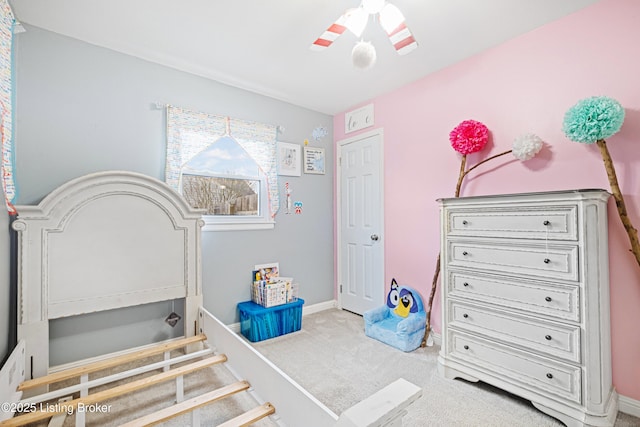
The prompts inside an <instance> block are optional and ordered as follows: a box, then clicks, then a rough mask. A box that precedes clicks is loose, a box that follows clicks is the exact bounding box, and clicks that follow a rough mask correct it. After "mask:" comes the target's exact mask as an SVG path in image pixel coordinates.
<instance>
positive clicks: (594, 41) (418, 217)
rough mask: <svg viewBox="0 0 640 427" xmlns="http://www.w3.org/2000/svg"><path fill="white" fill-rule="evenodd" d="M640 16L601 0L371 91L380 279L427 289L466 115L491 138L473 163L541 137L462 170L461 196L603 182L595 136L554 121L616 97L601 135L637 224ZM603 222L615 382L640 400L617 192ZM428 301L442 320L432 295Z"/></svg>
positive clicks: (636, 304) (638, 346)
mask: <svg viewBox="0 0 640 427" xmlns="http://www.w3.org/2000/svg"><path fill="white" fill-rule="evenodd" d="M639 19H640V2H639V1H637V0H603V1H601V2H599V3H597V4H595V5H593V6H591V7H589V8H587V9H584V10H582V11H580V12H578V13H575V14H573V15H570V16H569V17H566V18H564V19H562V20H559V21H556V22H554V23H551V24H549V25H546V26H544V27H542V28H539V29H537V30H535V31H532V32H529V33H527V34H525V35H523V36H521V37H519V38H517V39H514V40H512V41H509V42H508V43H505V44H502V45H500V46H498V47H496V48H494V49H491V50H489V51H486V52H485V53H483V54H480V55H477V56H475V57H473V58H471V59H468V60H466V61H463V62H461V63H459V64H457V65H455V66H452V67H449V68H447V69H445V70H442V71H440V72H438V73H435V74H432V75H429V76H427V77H425V78H423V79H421V80H419V81H417V82H415V83H413V84H410V85H408V86H405V87H403V88H401V89H399V90H397V91H395V92H392V93H389V94H387V95H384V96H381V97H378V98H376V99H374V100H372V101H371V102H373V103H374V107H375V124H376V127H381V128H383V129H384V144H385V148H384V150H385V153H384V161H385V166H384V172H385V242H386V243H385V258H386V259H385V279H386V283H387V286H388V283H389V282H390V280H391V278H392V277H395V278H396V279H397V280H398V281H399V282H400V283H403V284H407V285H410V286H413V287H415V288H417V289H418V290H420V291H421V293H422V295H423V298H425V301H426V298H428V295H429V290H430V287H431V277H432V275H433V272H434V267H435V260H436V256H437V254H438V250H439V247H438V245H439V238H440V236H439V217H438V204H437V202H436V199H437V198H440V197H452V196H453V194H454V189H455V184H456V181H457V176H458V170H459V167H460V155H459V154H457V153H456V152H455V151H454V150H453V149H452V148H451V146H450V145H449V140H448V134H449V131H450V130H451V129H453V128H454V127H455V126H456V125H457V124H458V123H460V122H461V121H462V120H465V119H475V120H479V121H481V122H483V123H484V124H486V125H487V127H488V128H489V129H490V131H491V139H490V143H489V145H488V146H487V147H486V148H485V149H484V150H483V151H482V152H480V153H477V154H472V155H470V156H469V157H468V164H469V165H473V164H475V163H476V162H477V161H479V160H482V159H483V158H485V157H489V156H491V155H493V154H497V153H499V152H502V151H505V150H509V149H510V148H511V143H512V141H513V139H514V138H515V137H517V136H519V135H521V134H523V133H526V132H533V133H535V134H537V135H538V136H540V137H541V138H542V139H543V140H544V141H545V143H546V144H545V148H544V149H543V151H542V152H541V153H540V154H539V155H538V157H536V158H535V159H532V160H530V161H528V162H524V163H521V162H520V161H518V160H515V159H514V158H513V157H511V156H504V157H501V158H499V159H496V160H492V161H491V162H489V163H487V164H486V165H483V166H480V167H479V168H478V169H477V170H476V171H477V172H478V173H473V172H472V173H471V174H470V175H469V176H468V177H467V179H466V180H465V184H464V186H463V188H462V192H461V195H462V196H465V195H466V196H471V195H483V194H500V193H520V192H530V191H549V190H564V189H575V188H604V189H609V181H608V180H607V176H606V172H605V170H604V167H603V164H602V160H601V157H600V154H599V151H598V149H597V147H596V146H595V144H593V145H583V144H578V143H574V142H571V141H569V140H568V139H567V138H566V137H565V135H564V133H563V132H562V120H563V118H564V113H565V112H566V110H567V109H568V108H569V107H571V106H572V105H573V104H575V103H576V102H577V101H578V100H580V99H582V98H586V97H589V96H596V95H598V96H599V95H606V96H609V97H612V98H614V99H616V100H618V101H619V102H620V103H621V104H622V105H623V106H624V107H625V110H626V119H625V123H624V125H623V127H622V129H621V131H620V132H619V133H618V134H616V135H614V136H613V137H611V138H610V139H609V140H608V144H607V145H608V147H609V150H610V152H611V155H612V156H613V158H614V162H615V167H616V171H617V174H618V180H619V183H620V186H621V188H622V191H623V193H624V196H625V201H626V204H627V209H628V211H629V215H630V218H631V221H632V222H633V223H634V225H635V226H636V227H637V228H640V174H639V173H638V172H639V171H640V55H639V54H640V49H638V47H637V46H638V44H637V41H638V40H640V25H637V22H638V21H639ZM355 107H357V106H354V108H355ZM350 110H351V109H350ZM367 130H371V128H369V129H366V130H363V132H364V131H367ZM334 132H335V133H334V140H335V141H339V140H341V139H345V138H347V137H352V136H354V135H356V134H355V133H350V134H348V135H345V134H344V114H338V115H336V116H335V117H334ZM474 172H475V171H474ZM609 223H610V226H609V239H610V270H611V323H612V350H613V375H614V384H615V386H616V388H617V390H618V392H619V393H621V394H623V395H625V396H627V397H630V398H632V399H636V400H640V363H639V361H640V333H639V332H638V325H640V268H639V267H638V265H637V264H636V261H635V259H634V258H633V256H632V255H631V254H630V252H628V249H629V248H630V245H629V242H628V239H627V234H626V232H625V231H624V228H623V227H622V225H621V222H620V219H619V217H618V213H617V210H616V209H615V205H614V203H613V200H611V202H610V204H609ZM436 301H437V305H438V307H435V308H434V315H433V320H434V323H435V325H434V327H435V329H436V330H437V331H439V330H440V319H439V316H440V307H439V295H437V296H436Z"/></svg>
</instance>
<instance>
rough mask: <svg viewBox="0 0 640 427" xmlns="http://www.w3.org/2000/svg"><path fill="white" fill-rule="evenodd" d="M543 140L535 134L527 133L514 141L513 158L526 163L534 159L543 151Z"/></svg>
mask: <svg viewBox="0 0 640 427" xmlns="http://www.w3.org/2000/svg"><path fill="white" fill-rule="evenodd" d="M542 145H543V142H542V139H540V137H539V136H538V135H535V134H533V133H526V134H524V135H521V136H519V137H517V138H516V139H514V140H513V156H514V157H515V158H516V159H518V160H520V161H523V162H524V161H525V160H529V159H532V158H534V157H535V156H536V154H538V153H539V152H540V150H542Z"/></svg>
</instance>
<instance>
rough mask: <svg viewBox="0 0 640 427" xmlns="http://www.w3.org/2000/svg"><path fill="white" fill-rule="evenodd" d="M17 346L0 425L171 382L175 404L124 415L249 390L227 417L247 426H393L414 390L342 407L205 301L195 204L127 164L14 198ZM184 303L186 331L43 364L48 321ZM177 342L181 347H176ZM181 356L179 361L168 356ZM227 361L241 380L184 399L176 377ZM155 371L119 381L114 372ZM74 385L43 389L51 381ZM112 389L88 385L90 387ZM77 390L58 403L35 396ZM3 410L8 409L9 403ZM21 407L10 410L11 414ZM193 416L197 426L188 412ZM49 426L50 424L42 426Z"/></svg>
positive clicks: (402, 385)
mask: <svg viewBox="0 0 640 427" xmlns="http://www.w3.org/2000/svg"><path fill="white" fill-rule="evenodd" d="M16 208H17V211H18V218H17V219H16V220H15V221H14V222H13V228H14V230H16V231H17V233H18V339H19V343H18V346H17V347H16V348H15V349H14V351H13V352H12V354H11V356H10V358H9V359H8V361H7V362H6V363H5V365H4V366H3V368H2V371H0V401H1V402H5V403H9V406H7V407H6V408H5V407H3V411H1V412H0V425H25V424H27V423H31V422H34V421H38V420H43V419H47V418H51V419H52V423H53V420H54V419H55V418H56V417H58V416H59V415H56V414H58V413H60V414H64V413H65V412H69V409H70V408H72V411H71V412H74V411H75V413H76V426H79V425H84V415H82V414H81V413H80V411H79V410H78V408H80V407H81V406H86V405H100V404H101V402H104V401H105V400H108V399H111V398H113V397H114V396H120V395H123V394H127V393H133V392H135V391H137V390H140V389H144V388H146V387H149V386H151V385H154V384H159V383H162V382H166V381H176V398H175V401H176V402H177V403H176V404H175V405H167V407H166V408H164V409H162V410H160V411H157V412H156V413H152V414H147V415H145V416H144V417H142V418H139V419H136V420H134V421H132V422H131V423H130V424H127V425H131V426H133V425H136V426H138V425H152V424H155V423H158V422H161V421H163V420H166V419H169V418H171V417H173V416H176V415H179V414H182V413H185V412H188V411H194V409H196V408H199V407H201V406H203V405H207V404H209V403H210V402H213V401H216V400H219V399H222V398H224V397H226V396H229V395H232V394H235V393H239V392H241V391H249V392H250V393H251V395H252V397H253V398H254V400H255V401H257V403H258V405H259V406H257V407H256V408H253V409H251V410H249V411H247V412H246V413H244V414H241V415H239V416H238V417H236V418H233V419H231V420H229V421H228V422H227V423H224V424H222V425H224V426H235V425H238V426H239V425H248V423H252V422H254V421H256V420H258V419H261V418H263V417H265V416H271V419H272V420H273V421H275V422H276V423H278V424H280V425H291V426H298V425H306V426H311V427H313V426H319V427H324V426H332V425H342V426H359V425H368V426H369V425H370V426H374V425H380V426H382V425H401V418H402V416H403V415H404V413H405V411H404V408H405V407H406V406H408V405H409V404H410V403H411V402H413V401H414V400H416V399H417V398H418V397H419V396H420V395H421V393H422V390H421V389H420V388H419V387H416V386H415V385H413V384H411V383H408V382H407V381H404V380H398V381H396V382H394V383H392V384H390V385H389V386H388V387H387V388H385V389H383V390H381V391H380V392H378V393H376V394H374V395H373V396H372V397H370V398H369V399H366V400H365V401H363V402H361V403H359V404H357V405H355V406H354V407H352V408H350V409H349V410H347V411H345V412H344V413H343V414H342V415H341V416H340V417H338V416H337V415H336V414H334V413H333V412H332V411H331V410H329V409H328V408H327V407H326V406H324V405H323V404H322V403H321V402H319V401H318V400H317V399H315V398H314V397H313V396H312V395H310V394H309V393H308V392H307V391H306V390H304V389H303V388H302V387H300V386H299V385H298V384H297V383H296V382H295V381H293V380H292V379H291V378H289V377H288V376H287V375H286V374H284V373H283V372H282V371H281V370H280V369H278V368H277V367H276V366H274V365H273V364H272V363H271V362H269V361H268V360H267V359H265V358H264V357H263V356H262V355H261V354H260V353H258V352H257V351H256V350H255V349H254V348H253V347H251V346H250V345H249V344H248V343H247V342H246V341H245V340H243V339H242V338H240V337H239V336H238V335H237V334H236V333H234V332H233V331H231V330H230V329H229V328H228V327H227V326H225V325H224V324H222V323H221V322H220V321H219V320H218V319H216V318H215V317H214V316H213V315H211V314H210V313H208V312H207V311H206V310H205V309H204V308H202V285H201V260H200V257H201V255H200V232H201V227H202V225H203V221H202V219H201V212H200V211H197V210H194V209H192V208H191V207H190V206H189V205H187V204H186V203H185V201H184V200H183V199H182V197H181V196H180V195H179V194H178V193H176V192H175V191H173V190H172V189H171V188H169V187H168V186H167V185H165V184H164V183H162V182H160V181H158V180H156V179H154V178H151V177H148V176H145V175H142V174H138V173H133V172H123V171H109V172H99V173H94V174H90V175H86V176H84V177H80V178H77V179H75V180H72V181H70V182H68V183H66V184H64V185H62V186H61V187H59V188H58V189H56V190H54V191H53V192H52V193H50V194H49V195H48V196H46V197H45V198H44V199H43V200H42V202H40V203H39V204H38V205H36V206H17V207H16ZM177 299H182V300H183V301H184V334H183V335H184V337H183V338H182V339H178V340H169V341H167V342H163V343H159V344H156V345H153V346H146V347H145V348H139V349H133V350H132V351H130V352H127V353H126V354H120V355H117V356H111V357H109V356H108V355H106V356H105V357H104V358H101V360H98V361H94V362H92V363H86V364H83V365H81V366H78V367H76V368H72V369H68V370H64V371H60V372H55V373H50V369H49V362H48V361H49V321H50V320H51V319H58V318H63V317H69V316H76V315H80V314H85V313H91V312H97V311H103V310H111V309H117V308H123V307H129V306H135V305H140V304H147V303H152V302H158V301H175V300H177ZM178 349H180V350H181V351H182V353H181V355H179V356H175V357H174V356H172V353H171V352H172V351H174V355H175V350H178ZM160 354H163V355H164V359H163V360H162V361H160V362H153V363H150V364H147V365H142V366H138V367H136V368H134V369H130V370H128V371H125V372H123V373H118V374H114V375H107V376H106V377H104V378H100V379H92V380H89V375H90V374H92V373H93V372H96V371H104V370H107V369H110V368H113V367H116V366H119V365H121V364H123V363H130V362H132V361H137V360H142V359H144V358H148V357H150V356H154V355H160ZM176 364H180V367H178V368H172V365H176ZM216 365H223V366H224V368H223V369H225V368H226V369H227V370H228V371H230V372H231V373H232V375H233V376H235V377H236V379H237V380H238V381H237V382H235V383H233V384H229V385H228V386H225V387H222V388H221V389H216V390H211V391H210V392H207V393H205V394H203V395H201V396H197V397H195V398H191V399H186V400H185V399H184V395H183V386H182V378H183V377H184V375H187V374H189V373H193V372H197V371H198V370H201V369H211V367H212V366H216ZM157 370H161V372H160V373H156V374H154V375H152V376H151V377H145V378H142V379H136V380H133V381H130V382H127V383H126V384H123V385H120V384H119V383H118V382H117V381H118V380H121V379H123V378H127V377H133V376H136V375H139V374H141V373H145V372H152V371H153V372H155V371H157ZM70 378H78V379H79V383H78V384H76V385H73V386H69V387H63V388H62V389H61V391H49V386H50V385H51V384H53V383H59V382H61V381H65V380H69V379H70ZM107 383H108V384H112V385H110V388H108V389H106V390H103V391H99V392H95V393H91V392H90V390H91V389H92V388H94V387H97V386H99V385H104V384H107ZM68 395H74V396H78V397H76V398H69V399H70V400H69V401H67V402H65V403H64V404H60V410H59V411H54V410H53V409H55V408H52V407H51V406H47V410H46V411H38V410H34V409H37V408H38V407H41V403H40V402H45V401H49V400H51V399H57V398H60V397H62V396H68ZM6 409H8V410H6ZM24 409H26V410H27V413H26V414H20V415H17V416H15V417H14V413H15V412H16V410H18V411H17V412H21V411H20V410H24ZM193 414H194V415H193V417H192V424H193V425H197V424H198V416H197V414H198V412H197V410H195V411H194V412H193ZM50 425H51V424H50Z"/></svg>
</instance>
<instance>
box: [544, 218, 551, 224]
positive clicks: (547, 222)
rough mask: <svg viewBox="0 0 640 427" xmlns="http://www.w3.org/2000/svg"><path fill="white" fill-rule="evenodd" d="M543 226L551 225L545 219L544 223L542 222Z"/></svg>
mask: <svg viewBox="0 0 640 427" xmlns="http://www.w3.org/2000/svg"><path fill="white" fill-rule="evenodd" d="M543 224H544V225H549V224H551V223H550V222H549V221H548V220H546V219H545V220H544V222H543Z"/></svg>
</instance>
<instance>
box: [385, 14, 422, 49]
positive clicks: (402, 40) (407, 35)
mask: <svg viewBox="0 0 640 427" xmlns="http://www.w3.org/2000/svg"><path fill="white" fill-rule="evenodd" d="M389 40H391V44H392V45H393V47H394V48H395V49H396V52H398V55H406V54H407V53H409V52H411V51H412V50H414V49H415V48H417V47H418V42H417V41H416V39H415V38H413V34H411V31H410V30H409V27H407V26H406V25H405V24H404V22H403V23H402V24H400V26H399V27H398V28H396V29H395V30H394V31H393V32H391V33H389Z"/></svg>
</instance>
